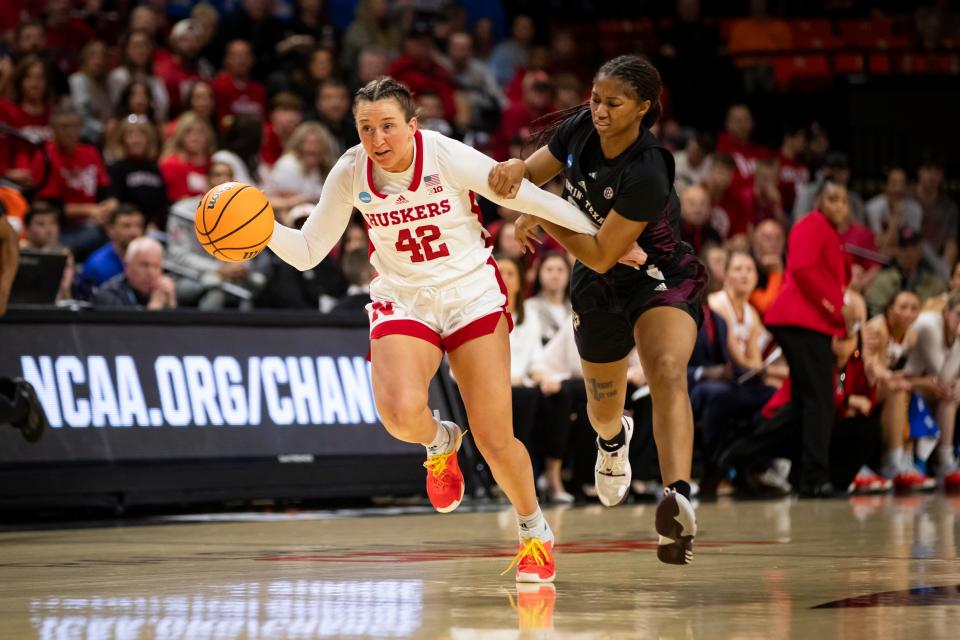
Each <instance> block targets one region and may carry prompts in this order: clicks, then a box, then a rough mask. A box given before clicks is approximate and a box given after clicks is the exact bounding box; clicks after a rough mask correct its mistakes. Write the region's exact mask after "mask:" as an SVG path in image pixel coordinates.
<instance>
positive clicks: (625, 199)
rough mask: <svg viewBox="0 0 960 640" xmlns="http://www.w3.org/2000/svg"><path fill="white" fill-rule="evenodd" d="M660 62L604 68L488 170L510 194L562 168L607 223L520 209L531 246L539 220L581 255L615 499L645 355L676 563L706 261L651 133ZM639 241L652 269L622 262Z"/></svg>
mask: <svg viewBox="0 0 960 640" xmlns="http://www.w3.org/2000/svg"><path fill="white" fill-rule="evenodd" d="M661 86H662V85H661V82H660V74H659V73H658V72H657V70H656V68H654V66H653V65H652V64H650V62H649V61H647V60H646V59H644V58H641V57H638V56H620V57H618V58H614V59H613V60H610V61H609V62H607V63H605V64H604V65H603V66H602V67H600V70H599V71H598V72H597V75H596V77H595V78H594V82H593V91H592V95H591V99H590V103H589V108H588V107H587V105H580V106H578V107H574V108H573V109H570V110H569V111H567V112H563V113H561V114H560V115H561V116H563V117H561V118H560V119H558V120H555V121H554V122H555V126H553V127H548V128H547V129H546V130H544V131H543V132H541V133H542V136H541V138H542V139H546V138H547V135H548V134H550V133H552V137H550V138H549V144H548V145H546V146H543V147H541V148H539V149H537V151H535V152H534V153H533V154H532V155H531V156H530V157H529V158H527V159H526V160H519V159H513V160H508V161H507V162H504V163H500V164H498V165H497V167H495V168H494V170H493V171H492V172H491V174H490V176H489V181H490V185H491V187H492V188H493V189H494V190H495V191H496V192H497V193H498V194H500V195H501V196H506V197H509V196H512V195H513V194H514V193H516V190H517V188H518V186H519V185H520V184H523V183H525V182H526V180H529V181H530V182H533V183H534V184H543V183H545V182H547V181H548V180H550V179H551V178H553V177H554V176H555V175H557V174H559V173H561V172H563V177H564V178H565V180H564V182H565V188H564V195H565V196H566V198H567V199H568V200H570V201H571V202H575V203H577V205H578V206H579V208H580V209H581V210H582V212H583V215H584V219H589V220H592V221H593V223H594V224H595V225H597V227H599V229H598V231H597V232H596V234H595V235H583V234H579V233H577V232H575V231H571V230H570V229H569V228H564V227H561V226H558V225H556V224H554V223H553V222H551V221H549V220H544V221H541V220H537V219H536V218H535V217H529V216H522V217H521V218H520V219H519V220H518V221H517V228H516V233H517V239H518V240H520V241H521V243H523V244H524V246H525V247H526V248H527V249H530V250H532V249H533V248H534V245H533V244H532V241H533V238H534V234H535V231H536V226H537V224H541V225H542V226H543V227H544V229H545V230H546V231H547V232H548V233H550V235H552V236H553V237H554V238H556V239H557V240H558V241H559V242H560V243H561V244H562V245H564V247H566V248H567V250H568V251H570V253H572V254H573V255H574V256H576V257H577V259H578V261H577V263H576V265H575V266H574V268H573V275H572V277H571V284H570V300H571V303H572V306H573V311H574V327H575V329H576V341H577V349H578V350H579V352H580V358H581V363H582V365H583V377H584V381H585V383H586V386H587V414H588V417H589V419H590V424H591V425H593V428H594V430H595V431H596V432H597V445H598V447H597V463H596V467H595V479H596V486H597V494H598V496H599V498H600V501H601V502H602V503H603V504H604V505H606V506H614V505H617V504H620V503H621V502H622V501H623V500H624V499H625V498H626V495H627V491H628V490H629V488H630V461H629V457H628V456H629V446H630V437H631V435H632V433H633V421H632V420H631V419H630V418H629V417H626V416H624V415H623V408H624V400H625V396H626V389H627V354H629V352H630V351H631V350H632V349H633V348H634V346H636V347H637V350H638V352H639V355H640V361H641V364H642V365H643V371H644V373H645V374H646V377H647V380H648V381H649V384H650V395H651V399H652V401H653V432H654V438H655V440H656V443H657V453H658V456H659V459H660V472H661V475H662V476H663V483H664V485H665V486H666V489H665V491H664V497H663V499H662V500H661V502H660V504H659V505H658V506H657V513H656V529H657V532H658V533H659V535H660V540H659V544H658V546H657V557H658V558H659V559H660V560H661V561H663V562H667V563H670V564H688V563H689V562H690V561H691V560H692V559H693V538H694V536H695V535H696V531H697V525H696V517H695V514H694V511H693V507H692V506H691V504H690V501H689V498H690V466H691V459H692V456H693V412H692V410H691V408H690V396H689V395H688V393H687V363H688V362H689V361H690V355H691V354H692V352H693V346H694V342H695V340H696V337H697V327H698V326H699V324H700V322H701V314H702V312H701V305H702V302H703V294H704V290H705V284H706V270H705V268H704V266H703V265H702V264H701V263H700V261H699V260H697V258H696V256H695V255H694V254H693V249H692V248H691V247H690V246H689V245H688V244H686V243H684V242H682V241H681V240H680V229H679V224H680V201H679V199H678V198H677V194H676V191H674V189H673V180H674V164H673V156H672V155H671V154H670V152H669V151H667V150H666V149H665V148H663V147H661V146H660V144H659V142H658V141H657V139H656V137H655V136H654V135H653V134H652V133H650V130H649V127H650V126H652V125H653V124H654V123H655V122H656V121H657V119H658V118H659V117H660V90H661ZM634 242H637V243H639V245H640V247H641V248H642V249H643V250H644V251H645V252H646V254H647V260H646V263H645V267H644V269H643V270H635V269H628V268H626V267H625V266H621V265H618V264H617V258H616V256H618V255H621V254H622V253H623V252H624V251H625V250H626V249H627V248H628V247H629V246H631V245H632V244H633V243H634Z"/></svg>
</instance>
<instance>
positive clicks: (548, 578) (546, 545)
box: [500, 538, 557, 582]
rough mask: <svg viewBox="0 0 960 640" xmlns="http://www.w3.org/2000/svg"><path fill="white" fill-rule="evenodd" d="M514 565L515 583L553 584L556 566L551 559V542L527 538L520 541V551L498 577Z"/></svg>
mask: <svg viewBox="0 0 960 640" xmlns="http://www.w3.org/2000/svg"><path fill="white" fill-rule="evenodd" d="M514 565H516V567H517V582H553V579H554V578H556V577H557V565H556V563H555V562H554V558H553V540H546V541H544V540H541V539H540V538H527V539H525V540H521V541H520V551H519V552H517V555H515V556H513V562H511V563H510V566H509V567H507V568H506V569H505V570H504V571H503V573H501V574H500V575H506V573H507V571H510V569H512V568H513V567H514Z"/></svg>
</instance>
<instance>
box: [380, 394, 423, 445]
mask: <svg viewBox="0 0 960 640" xmlns="http://www.w3.org/2000/svg"><path fill="white" fill-rule="evenodd" d="M426 406H427V397H426V395H423V394H418V393H411V392H409V391H407V392H405V393H391V394H386V395H385V397H383V398H378V399H377V411H379V412H380V419H381V420H383V424H384V425H385V426H386V427H387V429H389V430H390V432H391V433H392V434H394V435H396V436H400V435H402V434H403V433H404V432H405V431H406V430H407V429H408V428H410V427H414V426H417V422H418V420H419V419H420V418H421V417H422V416H423V410H424V408H425V407H426Z"/></svg>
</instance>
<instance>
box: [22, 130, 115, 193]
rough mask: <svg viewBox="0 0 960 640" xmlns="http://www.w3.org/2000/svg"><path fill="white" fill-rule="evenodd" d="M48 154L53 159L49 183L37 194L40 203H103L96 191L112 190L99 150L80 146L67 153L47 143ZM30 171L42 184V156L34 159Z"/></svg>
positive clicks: (83, 145)
mask: <svg viewBox="0 0 960 640" xmlns="http://www.w3.org/2000/svg"><path fill="white" fill-rule="evenodd" d="M47 153H48V154H49V155H50V179H49V180H48V181H47V184H46V185H45V186H44V187H43V188H42V189H41V190H40V192H39V193H37V196H36V197H37V199H39V200H51V199H60V200H62V201H63V203H64V205H68V204H92V203H95V202H99V201H100V199H101V198H98V197H97V191H98V190H100V189H105V188H107V187H109V186H110V176H109V175H108V174H107V169H106V167H105V166H104V164H103V159H102V158H101V157H100V152H99V151H97V148H96V147H94V146H93V145H89V144H78V145H77V146H76V147H74V148H73V150H67V149H64V148H61V147H59V146H58V145H56V144H55V143H53V142H48V143H47ZM31 168H32V171H33V175H34V180H35V181H38V182H39V180H40V178H41V177H42V175H43V159H42V158H41V156H39V155H36V156H34V158H33V161H32V164H31Z"/></svg>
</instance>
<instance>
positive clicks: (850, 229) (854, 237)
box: [839, 223, 882, 270]
mask: <svg viewBox="0 0 960 640" xmlns="http://www.w3.org/2000/svg"><path fill="white" fill-rule="evenodd" d="M841 229H843V230H842V231H840V232H839V233H840V242H842V243H843V246H844V249H845V251H846V252H847V254H849V256H850V261H851V262H852V263H853V264H857V265H860V266H861V267H863V268H864V269H867V270H870V269H874V268H877V267H879V266H880V265H881V264H882V263H881V262H879V261H878V260H876V259H872V258H869V257H867V256H866V255H862V254H858V253H857V251H856V250H857V249H858V248H859V249H866V251H869V252H871V253H873V254H875V256H876V258H879V257H881V254H880V250H879V249H877V240H876V237H875V236H874V235H873V231H871V230H870V229H869V227H866V226H864V225H862V224H857V223H853V224H849V225H846V226H845V227H841Z"/></svg>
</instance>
